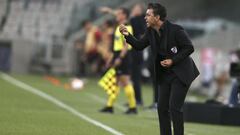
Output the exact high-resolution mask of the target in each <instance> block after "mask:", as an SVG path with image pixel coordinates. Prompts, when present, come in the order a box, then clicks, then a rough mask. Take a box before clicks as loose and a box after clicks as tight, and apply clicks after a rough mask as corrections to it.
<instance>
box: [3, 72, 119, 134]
mask: <svg viewBox="0 0 240 135" xmlns="http://www.w3.org/2000/svg"><path fill="white" fill-rule="evenodd" d="M0 75H1V78H2V79H4V80H6V81H7V82H9V83H11V84H13V85H15V86H18V87H20V88H22V89H23V90H26V91H28V92H30V93H33V94H35V95H38V96H40V97H42V98H44V99H46V100H48V101H50V102H52V103H54V104H55V105H57V106H58V107H60V108H63V109H65V110H67V111H68V112H70V113H72V114H73V115H75V116H77V117H79V118H81V119H83V120H85V121H87V122H89V123H91V124H93V125H95V126H97V127H100V128H102V129H104V130H106V131H108V132H110V133H112V134H114V135H123V133H121V132H119V131H117V130H115V129H113V128H111V127H109V126H107V125H104V124H102V123H101V122H98V121H96V120H94V119H91V118H90V117H88V116H86V115H84V114H82V113H80V112H78V111H77V110H75V109H74V108H72V107H70V106H68V105H66V104H64V103H63V102H61V101H60V100H58V99H56V98H54V97H52V96H50V95H48V94H46V93H44V92H42V91H41V90H39V89H36V88H34V87H32V86H30V85H27V84H25V83H23V82H21V81H19V80H16V79H15V78H13V77H11V76H9V75H7V74H4V73H0Z"/></svg>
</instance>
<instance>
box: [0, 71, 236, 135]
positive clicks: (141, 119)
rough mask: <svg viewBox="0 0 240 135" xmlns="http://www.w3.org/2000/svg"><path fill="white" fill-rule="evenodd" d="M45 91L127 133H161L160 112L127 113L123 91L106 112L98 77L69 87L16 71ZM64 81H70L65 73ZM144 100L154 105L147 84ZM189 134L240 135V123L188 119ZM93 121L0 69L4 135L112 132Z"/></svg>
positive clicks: (101, 134)
mask: <svg viewBox="0 0 240 135" xmlns="http://www.w3.org/2000/svg"><path fill="white" fill-rule="evenodd" d="M12 76H13V77H14V78H16V79H17V80H20V81H22V82H24V83H26V84H28V85H30V86H32V87H34V88H36V89H39V90H41V91H43V92H44V93H46V94H48V95H50V96H53V97H55V98H56V99H58V100H60V101H61V102H63V103H65V104H67V105H68V106H70V107H72V108H74V109H75V110H77V111H78V112H80V113H82V114H85V115H86V116H88V117H90V118H91V119H94V120H96V121H99V122H101V123H102V124H105V125H107V126H109V127H111V128H113V129H115V130H117V131H119V132H121V133H123V134H126V135H159V129H158V119H157V112H155V111H150V110H146V109H144V108H143V107H140V108H138V111H139V114H138V115H136V116H127V115H124V114H123V112H124V111H125V109H126V108H125V107H124V106H123V104H124V103H126V97H125V95H124V92H123V91H121V93H120V95H119V97H118V99H117V101H116V104H115V105H116V107H115V113H114V114H102V113H99V112H98V110H99V109H101V108H102V107H103V106H104V102H105V100H106V97H107V96H106V94H105V93H104V91H103V90H102V89H100V87H98V86H97V79H95V78H91V79H88V80H87V82H86V85H85V87H84V89H83V90H81V91H69V90H66V89H64V88H63V87H61V86H55V85H52V84H51V83H50V82H48V81H47V80H45V79H44V78H43V77H42V76H40V75H12ZM60 80H61V82H68V81H69V80H68V78H67V77H61V78H60ZM143 95H144V104H145V105H150V104H151V101H152V90H151V87H150V86H148V85H144V87H143ZM185 131H186V135H239V134H240V127H234V126H219V125H208V124H197V123H185ZM108 134H111V133H110V132H108V131H106V130H104V129H102V128H100V127H97V126H95V125H93V124H92V123H89V122H87V121H85V120H83V119H81V118H79V117H76V116H75V115H73V114H71V113H70V112H68V111H67V110H64V109H62V108H60V107H58V106H56V105H55V104H53V103H52V102H49V101H47V100H45V99H43V98H41V97H39V96H37V95H34V94H32V93H30V92H27V91H25V90H23V89H22V88H20V87H17V86H15V85H12V84H11V83H9V82H7V81H6V80H4V79H3V78H2V77H1V73H0V135H108Z"/></svg>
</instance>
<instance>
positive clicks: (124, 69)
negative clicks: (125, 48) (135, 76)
mask: <svg viewBox="0 0 240 135" xmlns="http://www.w3.org/2000/svg"><path fill="white" fill-rule="evenodd" d="M119 55H120V52H114V57H113V61H112V63H114V61H115V59H117V58H119ZM130 66H131V57H130V55H129V53H127V54H126V56H125V57H124V58H123V59H122V61H121V64H120V65H119V66H117V67H116V68H115V69H116V74H117V76H119V75H130Z"/></svg>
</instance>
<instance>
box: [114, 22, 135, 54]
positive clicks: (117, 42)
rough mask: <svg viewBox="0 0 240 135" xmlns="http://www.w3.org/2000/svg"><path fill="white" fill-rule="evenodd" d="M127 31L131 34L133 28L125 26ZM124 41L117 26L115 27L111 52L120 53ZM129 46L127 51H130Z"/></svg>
mask: <svg viewBox="0 0 240 135" xmlns="http://www.w3.org/2000/svg"><path fill="white" fill-rule="evenodd" d="M126 27H127V30H128V32H129V33H130V34H133V28H132V26H131V25H126ZM124 43H125V39H124V36H123V35H122V34H121V33H120V31H119V26H117V28H116V30H115V32H114V40H113V51H114V52H117V51H121V50H122V49H123V48H124ZM131 48H132V47H131V46H130V45H128V50H131Z"/></svg>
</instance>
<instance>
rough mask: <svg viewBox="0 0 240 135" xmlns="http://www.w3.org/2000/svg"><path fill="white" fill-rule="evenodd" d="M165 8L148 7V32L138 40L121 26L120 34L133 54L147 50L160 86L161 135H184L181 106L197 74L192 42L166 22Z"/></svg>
mask: <svg viewBox="0 0 240 135" xmlns="http://www.w3.org/2000/svg"><path fill="white" fill-rule="evenodd" d="M166 16H167V12H166V8H165V7H164V6H162V5H161V4H159V3H150V4H149V5H148V9H147V11H146V16H145V20H146V23H147V30H146V32H145V34H144V36H143V37H142V38H141V39H140V40H137V39H136V38H135V37H134V36H132V35H131V34H129V32H128V31H127V29H126V27H125V26H124V25H121V26H120V28H119V30H120V32H121V33H122V34H123V35H124V36H125V39H126V41H127V43H129V44H131V45H132V47H133V48H135V49H136V50H143V49H144V48H145V47H147V46H149V45H150V47H151V50H152V53H153V54H152V56H153V57H154V58H153V60H154V71H155V79H156V83H158V86H159V99H158V116H159V124H160V132H161V135H172V131H171V121H172V122H173V129H174V135H183V134H184V122H183V112H182V106H183V104H184V100H185V97H186V94H187V91H188V89H189V87H190V85H191V83H192V81H193V80H194V79H195V78H196V77H197V76H198V75H199V71H198V69H197V67H196V65H195V63H194V62H193V60H192V58H191V57H190V54H191V53H193V52H194V48H193V45H192V42H191V41H190V39H189V37H188V35H187V34H186V32H185V31H184V29H183V28H182V27H181V26H179V25H177V24H173V23H171V22H169V21H168V20H166Z"/></svg>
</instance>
